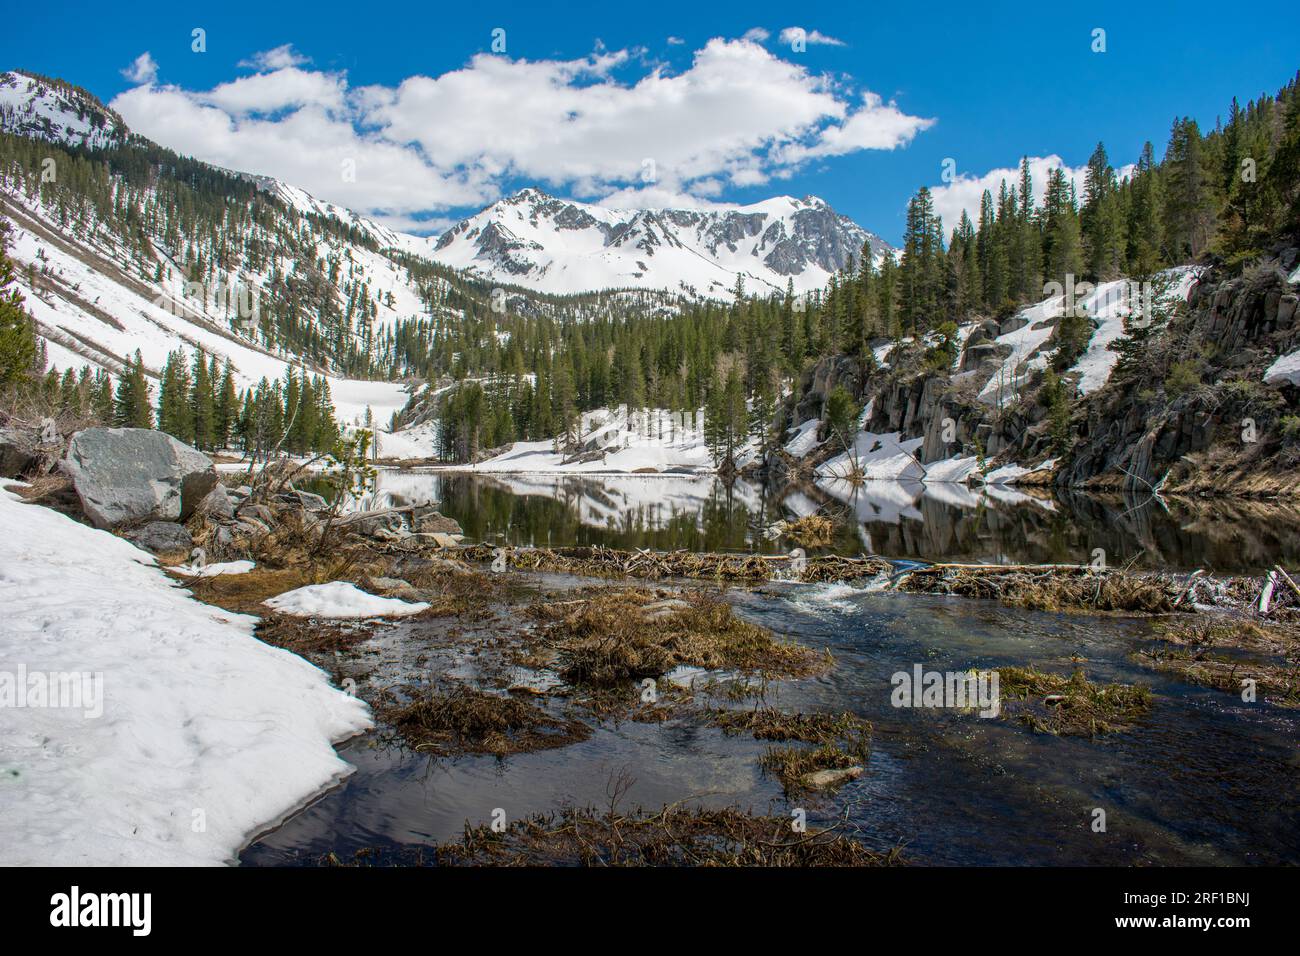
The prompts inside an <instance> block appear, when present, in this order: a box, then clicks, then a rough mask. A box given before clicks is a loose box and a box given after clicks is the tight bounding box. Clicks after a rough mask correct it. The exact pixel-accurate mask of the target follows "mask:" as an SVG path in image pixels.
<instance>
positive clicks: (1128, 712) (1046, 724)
mask: <svg viewBox="0 0 1300 956" xmlns="http://www.w3.org/2000/svg"><path fill="white" fill-rule="evenodd" d="M997 674H998V692H999V694H1000V695H1001V698H1002V716H1004V717H1014V718H1015V719H1016V720H1019V721H1020V722H1021V723H1023V724H1025V725H1026V726H1028V727H1031V728H1032V729H1033V730H1035V731H1037V732H1038V733H1048V734H1063V735H1069V736H1083V737H1098V736H1101V735H1103V734H1108V733H1114V732H1117V731H1123V730H1128V729H1129V728H1131V727H1132V726H1133V725H1134V724H1135V723H1136V722H1137V721H1139V720H1141V719H1142V718H1143V717H1144V716H1146V714H1147V713H1148V712H1150V710H1151V689H1150V688H1149V687H1147V686H1145V685H1143V684H1136V685H1134V684H1094V683H1092V682H1091V681H1090V680H1088V678H1087V677H1086V676H1085V675H1084V673H1083V671H1082V670H1076V671H1075V672H1074V673H1073V674H1071V675H1070V676H1069V677H1065V676H1062V675H1060V674H1050V673H1046V672H1044V671H1040V670H1036V669H1035V668H1032V667H999V668H998V669H997Z"/></svg>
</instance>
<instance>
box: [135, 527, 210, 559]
mask: <svg viewBox="0 0 1300 956" xmlns="http://www.w3.org/2000/svg"><path fill="white" fill-rule="evenodd" d="M126 536H127V538H128V539H129V540H130V541H131V542H133V543H134V544H135V546H136V547H138V548H144V549H145V550H146V551H152V552H153V553H154V554H170V553H172V552H174V551H186V552H188V551H189V550H190V548H192V547H194V539H193V538H192V537H191V536H190V533H189V532H188V531H186V530H185V526H184V525H183V524H176V523H175V522H173V521H150V522H149V523H148V524H146V525H142V526H141V527H139V528H135V529H133V530H131V531H128V532H127V534H126Z"/></svg>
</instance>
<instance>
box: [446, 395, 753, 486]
mask: <svg viewBox="0 0 1300 956" xmlns="http://www.w3.org/2000/svg"><path fill="white" fill-rule="evenodd" d="M694 420H695V422H698V423H699V425H698V427H697V426H696V425H695V424H693V423H692V417H691V415H690V414H686V413H681V412H670V411H667V410H666V409H661V408H652V409H649V410H647V411H644V412H633V413H631V414H629V413H628V412H627V411H626V410H625V409H623V408H616V409H607V408H601V409H596V410H594V411H590V412H585V413H583V415H582V426H581V438H580V443H581V445H582V447H584V448H586V449H587V450H588V451H587V452H586V453H585V454H580V455H563V454H560V453H559V452H557V451H556V450H555V442H554V441H531V442H530V441H520V442H515V443H514V444H513V445H511V446H510V449H509V451H506V452H503V453H502V454H500V455H498V456H497V457H495V458H490V459H488V460H487V461H483V462H479V463H478V464H477V465H460V466H454V467H455V468H456V469H457V470H473V471H489V472H513V473H516V474H520V473H529V472H562V473H566V474H631V473H634V472H652V471H653V472H666V471H670V470H672V471H689V472H711V471H713V470H714V468H713V460H712V459H711V458H710V457H709V448H708V445H707V444H706V443H705V441H704V429H703V425H704V415H703V414H702V413H700V414H698V415H696V416H695V419H694ZM737 458H738V460H743V455H738V456H737ZM576 459H585V460H576Z"/></svg>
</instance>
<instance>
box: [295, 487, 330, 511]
mask: <svg viewBox="0 0 1300 956" xmlns="http://www.w3.org/2000/svg"><path fill="white" fill-rule="evenodd" d="M294 494H296V495H297V496H298V503H299V504H301V505H302V506H303V507H304V508H306V509H307V510H308V511H325V510H327V509H328V508H329V502H327V501H326V500H325V499H324V498H322V497H321V496H320V495H316V494H312V493H311V492H310V491H299V490H298V489H296V488H295V489H294Z"/></svg>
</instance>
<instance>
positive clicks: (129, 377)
mask: <svg viewBox="0 0 1300 956" xmlns="http://www.w3.org/2000/svg"><path fill="white" fill-rule="evenodd" d="M113 424H115V425H116V426H117V427H119V428H152V427H153V411H152V409H151V408H150V404H149V380H148V379H147V378H146V377H145V371H144V358H143V357H142V356H141V355H140V351H139V350H138V349H137V350H136V353H135V358H134V359H133V360H132V362H131V364H130V365H129V366H128V367H127V369H126V370H125V371H124V372H123V373H122V377H121V378H120V379H119V380H118V384H117V395H116V397H115V400H114V403H113Z"/></svg>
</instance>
